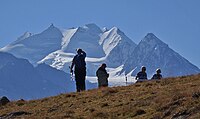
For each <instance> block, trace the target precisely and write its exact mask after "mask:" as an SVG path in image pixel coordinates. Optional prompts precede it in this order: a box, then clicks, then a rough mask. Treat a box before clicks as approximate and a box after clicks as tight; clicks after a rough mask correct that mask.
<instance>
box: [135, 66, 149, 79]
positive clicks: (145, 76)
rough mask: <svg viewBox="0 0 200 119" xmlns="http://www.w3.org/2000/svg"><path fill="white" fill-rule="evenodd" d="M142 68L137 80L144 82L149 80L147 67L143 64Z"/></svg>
mask: <svg viewBox="0 0 200 119" xmlns="http://www.w3.org/2000/svg"><path fill="white" fill-rule="evenodd" d="M141 69H142V71H140V72H138V73H137V76H136V77H135V79H136V80H137V82H143V81H145V80H147V73H146V67H145V66H142V68H141Z"/></svg>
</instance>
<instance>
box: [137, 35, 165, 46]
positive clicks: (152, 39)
mask: <svg viewBox="0 0 200 119" xmlns="http://www.w3.org/2000/svg"><path fill="white" fill-rule="evenodd" d="M141 43H142V44H143V43H145V44H149V45H151V46H154V45H157V44H159V45H167V44H165V43H164V42H163V41H161V40H160V39H159V38H158V37H156V35H154V34H153V33H147V35H146V36H145V37H144V38H143V39H142V41H141V42H140V43H139V44H141Z"/></svg>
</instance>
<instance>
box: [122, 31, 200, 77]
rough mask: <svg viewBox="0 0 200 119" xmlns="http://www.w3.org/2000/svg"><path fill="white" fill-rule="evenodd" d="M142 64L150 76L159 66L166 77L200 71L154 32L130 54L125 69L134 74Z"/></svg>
mask: <svg viewBox="0 0 200 119" xmlns="http://www.w3.org/2000/svg"><path fill="white" fill-rule="evenodd" d="M141 66H146V68H147V74H148V77H149V78H151V76H152V75H153V74H154V73H155V70H156V69H157V68H161V70H162V74H163V76H164V77H169V76H182V75H189V74H195V73H199V72H200V70H199V68H198V67H196V66H194V65H193V64H191V63H190V62H189V61H188V60H186V59H185V58H183V57H182V56H181V55H179V54H178V53H176V52H175V51H174V50H172V49H171V48H169V46H168V45H167V44H165V43H163V42H162V41H161V40H160V39H159V38H157V37H156V36H155V35H154V34H153V33H148V34H147V35H146V36H145V37H144V39H143V40H141V42H140V43H139V44H138V45H137V47H136V48H135V49H134V50H133V52H132V53H131V54H130V55H129V59H128V60H127V61H126V63H125V65H124V67H123V71H126V72H130V71H131V70H133V72H132V75H134V76H135V75H136V73H137V72H138V71H139V70H141V69H140V68H141Z"/></svg>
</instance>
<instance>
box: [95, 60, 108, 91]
mask: <svg viewBox="0 0 200 119" xmlns="http://www.w3.org/2000/svg"><path fill="white" fill-rule="evenodd" d="M96 76H97V80H98V87H99V88H100V87H107V86H108V77H109V74H108V73H107V71H106V64H105V63H103V64H102V65H101V66H100V67H99V68H98V70H97V71H96Z"/></svg>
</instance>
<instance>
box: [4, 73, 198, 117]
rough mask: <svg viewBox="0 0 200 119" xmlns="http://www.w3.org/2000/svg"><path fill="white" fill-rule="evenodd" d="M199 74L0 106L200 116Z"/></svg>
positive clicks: (11, 111) (11, 112) (39, 111)
mask: <svg viewBox="0 0 200 119" xmlns="http://www.w3.org/2000/svg"><path fill="white" fill-rule="evenodd" d="M199 85H200V74H199V75H193V76H187V77H178V78H169V79H163V80H157V81H156V80H154V81H147V82H143V83H137V84H133V85H130V86H124V87H113V88H104V89H94V90H90V91H85V92H81V93H69V94H61V95H59V96H55V97H49V98H44V99H40V100H32V101H16V102H11V103H8V104H7V105H6V106H1V108H0V117H3V118H6V117H10V118H15V117H24V118H113V119H114V118H115V119H116V118H120V119H121V118H135V119H136V118H137V119H138V118H143V119H160V118H167V119H168V118H172V119H177V118H184V119H185V118H200V111H199V109H200V90H199Z"/></svg>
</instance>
